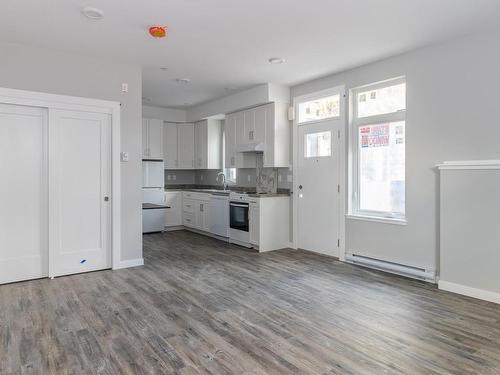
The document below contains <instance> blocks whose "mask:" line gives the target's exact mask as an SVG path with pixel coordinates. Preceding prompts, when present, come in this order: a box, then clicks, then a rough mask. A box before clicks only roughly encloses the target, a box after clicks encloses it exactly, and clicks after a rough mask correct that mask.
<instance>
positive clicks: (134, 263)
mask: <svg viewBox="0 0 500 375" xmlns="http://www.w3.org/2000/svg"><path fill="white" fill-rule="evenodd" d="M139 266H144V258H138V259H130V260H122V261H121V262H120V263H119V264H118V266H117V267H114V268H113V269H114V270H120V269H122V268H130V267H139Z"/></svg>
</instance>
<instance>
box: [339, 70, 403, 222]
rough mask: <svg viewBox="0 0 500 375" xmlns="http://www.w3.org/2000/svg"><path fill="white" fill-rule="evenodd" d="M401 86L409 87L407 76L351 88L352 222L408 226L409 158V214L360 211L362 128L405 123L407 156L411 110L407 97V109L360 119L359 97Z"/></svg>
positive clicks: (350, 203) (350, 216)
mask: <svg viewBox="0 0 500 375" xmlns="http://www.w3.org/2000/svg"><path fill="white" fill-rule="evenodd" d="M401 83H405V84H406V77H404V76H402V77H397V78H394V79H389V80H386V81H382V82H377V83H373V84H369V85H364V86H360V87H356V88H354V89H351V90H350V92H349V96H350V99H351V100H350V103H351V105H350V126H349V131H350V142H349V148H350V152H349V158H350V162H351V163H350V165H351V168H350V182H351V184H350V186H351V188H350V197H351V199H349V215H347V216H348V218H351V219H361V220H369V221H380V222H387V223H394V224H406V158H405V192H404V194H405V210H404V211H405V213H404V214H401V213H398V212H387V211H372V210H362V209H360V199H359V198H360V168H359V128H360V127H362V126H367V125H380V124H385V123H394V122H401V121H402V122H404V123H405V155H406V111H407V107H408V94H407V92H406V95H405V102H406V105H405V109H403V110H398V111H396V112H391V113H384V114H381V115H373V116H366V117H361V118H358V116H357V114H358V94H360V93H362V92H365V91H370V90H376V89H380V88H384V87H390V86H395V85H398V84H401Z"/></svg>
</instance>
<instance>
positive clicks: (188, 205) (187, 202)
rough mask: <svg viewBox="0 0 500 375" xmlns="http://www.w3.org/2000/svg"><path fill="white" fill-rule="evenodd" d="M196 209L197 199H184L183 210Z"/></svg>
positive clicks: (192, 210) (192, 211)
mask: <svg viewBox="0 0 500 375" xmlns="http://www.w3.org/2000/svg"><path fill="white" fill-rule="evenodd" d="M195 209H196V201H194V200H192V199H184V202H183V203H182V211H183V212H187V213H194V212H195Z"/></svg>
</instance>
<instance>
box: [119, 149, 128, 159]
mask: <svg viewBox="0 0 500 375" xmlns="http://www.w3.org/2000/svg"><path fill="white" fill-rule="evenodd" d="M120 157H121V161H123V162H127V161H128V152H125V151H124V152H122V153H121V154H120Z"/></svg>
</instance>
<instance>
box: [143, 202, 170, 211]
mask: <svg viewBox="0 0 500 375" xmlns="http://www.w3.org/2000/svg"><path fill="white" fill-rule="evenodd" d="M161 208H170V206H164V205H161V204H153V203H143V204H142V209H143V210H157V209H161Z"/></svg>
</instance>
